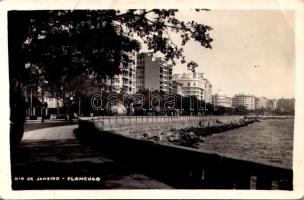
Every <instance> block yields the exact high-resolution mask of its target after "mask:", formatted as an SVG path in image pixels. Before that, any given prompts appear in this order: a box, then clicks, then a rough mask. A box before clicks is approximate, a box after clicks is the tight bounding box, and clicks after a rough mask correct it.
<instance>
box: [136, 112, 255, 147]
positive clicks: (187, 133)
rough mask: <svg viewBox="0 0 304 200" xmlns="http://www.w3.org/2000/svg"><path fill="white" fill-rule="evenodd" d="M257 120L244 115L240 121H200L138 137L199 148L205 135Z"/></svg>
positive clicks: (239, 126) (146, 133)
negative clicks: (189, 126)
mask: <svg viewBox="0 0 304 200" xmlns="http://www.w3.org/2000/svg"><path fill="white" fill-rule="evenodd" d="M255 122H259V120H258V119H257V118H247V117H244V118H242V119H241V120H239V121H230V122H222V121H219V120H216V121H215V123H213V124H207V125H202V124H203V123H202V122H199V124H198V126H197V127H191V128H186V129H179V130H177V129H171V130H167V131H162V132H161V133H159V134H153V133H149V132H144V133H143V134H142V135H137V136H136V137H139V138H142V139H146V140H152V141H156V142H165V143H171V144H175V145H180V146H187V147H192V148H198V145H199V143H201V142H204V137H206V136H208V135H212V134H217V133H221V132H224V131H229V130H233V129H238V128H241V127H244V126H248V125H249V124H252V123H255Z"/></svg>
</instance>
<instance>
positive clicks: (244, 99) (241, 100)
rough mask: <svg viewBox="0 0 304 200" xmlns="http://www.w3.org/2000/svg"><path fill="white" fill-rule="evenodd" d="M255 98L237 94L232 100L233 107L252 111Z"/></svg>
mask: <svg viewBox="0 0 304 200" xmlns="http://www.w3.org/2000/svg"><path fill="white" fill-rule="evenodd" d="M255 102H256V98H255V96H253V95H246V94H237V95H235V96H234V97H233V99H232V105H233V107H245V108H246V109H248V110H254V109H255V106H256V103H255Z"/></svg>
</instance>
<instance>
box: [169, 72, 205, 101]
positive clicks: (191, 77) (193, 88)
mask: <svg viewBox="0 0 304 200" xmlns="http://www.w3.org/2000/svg"><path fill="white" fill-rule="evenodd" d="M173 77H174V80H175V81H176V82H178V83H180V84H181V85H182V90H183V94H184V96H195V97H196V98H197V99H198V100H204V99H205V84H204V81H203V77H204V74H203V73H187V74H186V73H183V74H174V76H173Z"/></svg>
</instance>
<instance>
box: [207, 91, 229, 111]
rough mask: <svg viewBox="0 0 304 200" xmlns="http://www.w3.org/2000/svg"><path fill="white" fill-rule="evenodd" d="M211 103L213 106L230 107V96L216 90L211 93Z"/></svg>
mask: <svg viewBox="0 0 304 200" xmlns="http://www.w3.org/2000/svg"><path fill="white" fill-rule="evenodd" d="M212 104H213V105H215V106H222V107H226V108H231V107H232V98H231V97H228V96H226V95H224V94H223V93H222V92H221V91H218V92H217V93H215V95H213V98H212Z"/></svg>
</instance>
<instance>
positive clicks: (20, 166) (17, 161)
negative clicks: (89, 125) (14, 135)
mask: <svg viewBox="0 0 304 200" xmlns="http://www.w3.org/2000/svg"><path fill="white" fill-rule="evenodd" d="M76 128H77V125H65V126H57V127H50V128H42V129H36V130H32V131H26V132H25V133H24V137H23V140H22V143H21V145H20V147H19V148H18V149H17V150H16V151H15V152H12V180H13V189H40V188H41V189H42V188H44V189H52V188H56V189H75V188H76V189H77V188H82V189H84V188H90V189H94V188H95V189H112V188H115V189H131V188H132V189H168V188H171V187H170V186H168V185H166V184H164V183H162V182H159V181H157V180H154V179H152V178H150V177H148V176H146V175H143V174H140V173H137V172H135V171H133V170H132V169H130V168H129V167H128V166H126V165H124V164H123V163H120V162H116V161H115V160H112V159H110V158H108V157H107V156H105V155H103V154H102V152H97V151H95V150H94V149H93V148H92V147H90V146H89V145H87V144H84V143H80V142H79V141H78V139H77V138H76V137H75V135H74V133H73V131H74V130H75V129H76ZM22 177H23V178H25V179H26V178H27V177H32V178H33V180H34V181H26V180H20V179H22ZM48 177H49V178H50V177H55V178H58V179H59V180H52V181H50V180H48V181H47V180H42V179H43V178H45V179H46V178H48ZM83 177H86V178H87V179H88V178H94V179H96V180H98V181H77V179H78V178H83Z"/></svg>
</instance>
